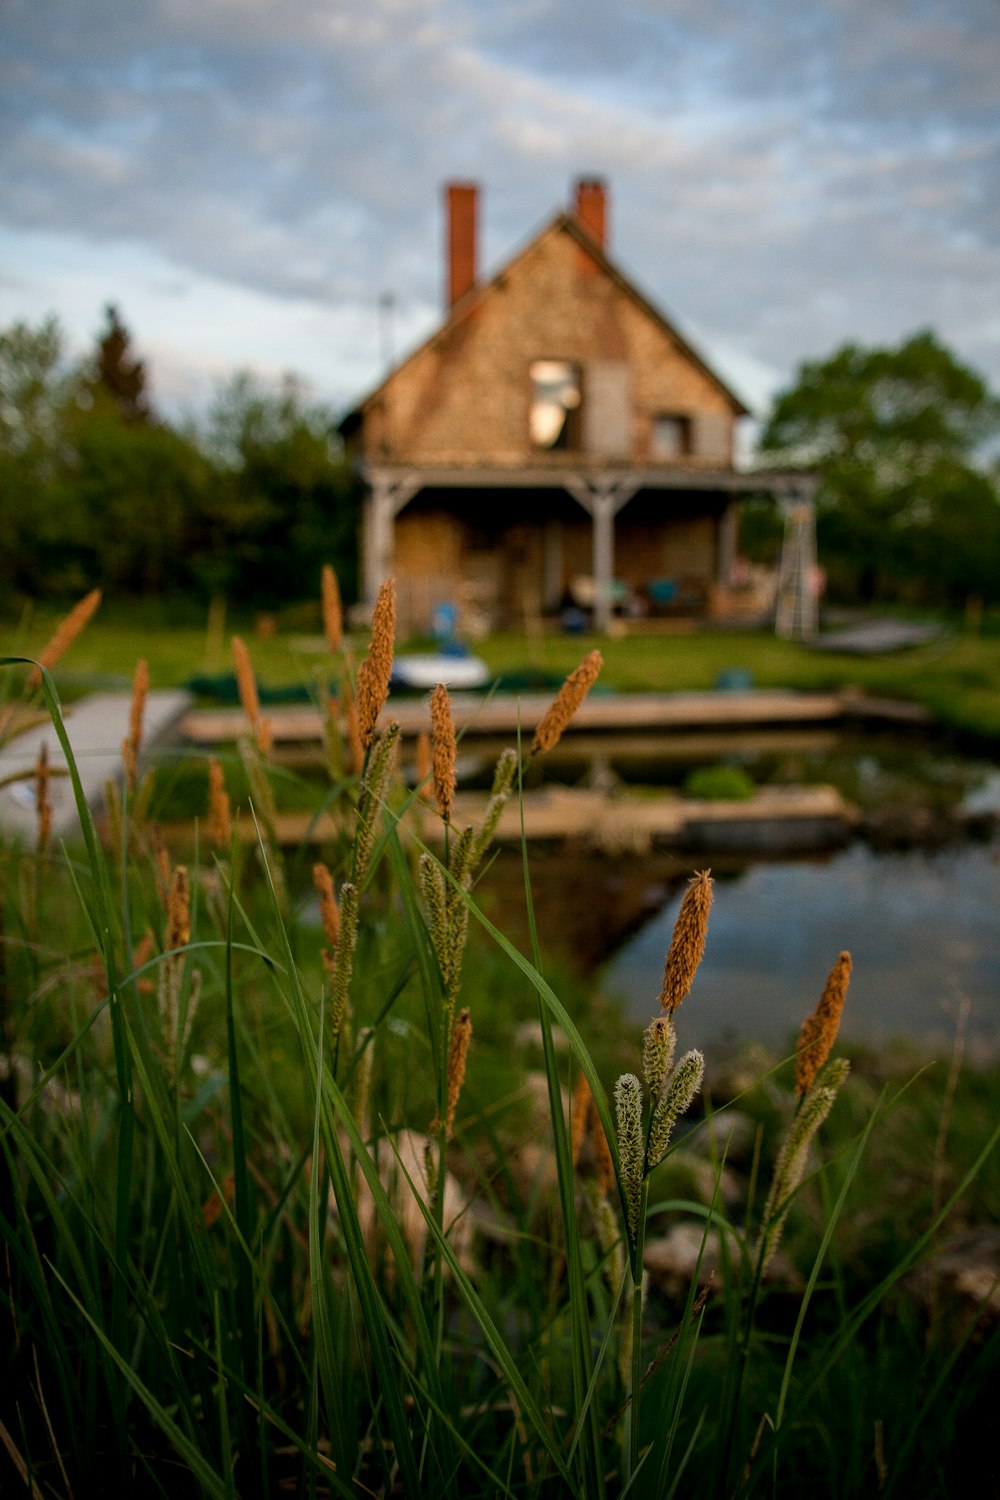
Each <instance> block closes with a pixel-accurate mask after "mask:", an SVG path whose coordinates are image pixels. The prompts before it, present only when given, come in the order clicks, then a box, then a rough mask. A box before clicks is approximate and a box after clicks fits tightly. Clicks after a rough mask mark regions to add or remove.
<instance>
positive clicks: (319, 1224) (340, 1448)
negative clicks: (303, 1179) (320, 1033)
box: [309, 1053, 357, 1474]
mask: <svg viewBox="0 0 1000 1500" xmlns="http://www.w3.org/2000/svg"><path fill="white" fill-rule="evenodd" d="M319 1062H320V1066H322V1053H321V1054H320V1058H319ZM321 1104H322V1096H321V1091H320V1089H319V1088H317V1089H316V1108H315V1111H314V1120H313V1146H312V1165H311V1167H310V1171H309V1285H310V1287H311V1289H312V1303H313V1325H314V1333H313V1339H314V1344H315V1349H316V1360H317V1365H318V1369H319V1377H320V1385H321V1389H322V1392H323V1398H324V1405H325V1409H326V1416H327V1422H328V1424H329V1430H330V1441H331V1445H332V1448H333V1454H334V1462H335V1463H336V1465H337V1467H338V1469H340V1470H341V1471H342V1472H343V1473H347V1474H349V1473H351V1472H352V1471H353V1469H354V1464H355V1461H356V1458H357V1452H356V1441H355V1440H353V1439H352V1436H351V1434H352V1431H353V1429H354V1425H355V1424H354V1420H353V1413H348V1412H346V1411H345V1409H344V1385H345V1384H346V1382H347V1379H348V1378H349V1377H348V1375H347V1372H346V1371H345V1372H343V1377H342V1376H341V1372H340V1371H339V1370H338V1368H337V1361H336V1357H335V1348H336V1345H335V1339H334V1333H333V1320H332V1317H331V1311H330V1302H329V1295H328V1281H327V1276H328V1266H327V1260H326V1256H325V1254H324V1250H323V1238H324V1235H323V1231H324V1228H325V1226H326V1221H327V1207H326V1204H325V1202H324V1201H323V1200H322V1197H321V1194H320V1186H321V1182H320V1139H321V1130H320V1120H321Z"/></svg>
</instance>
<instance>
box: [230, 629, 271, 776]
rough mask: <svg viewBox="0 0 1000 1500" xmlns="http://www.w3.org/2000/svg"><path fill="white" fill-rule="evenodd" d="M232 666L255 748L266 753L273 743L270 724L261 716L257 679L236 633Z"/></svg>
mask: <svg viewBox="0 0 1000 1500" xmlns="http://www.w3.org/2000/svg"><path fill="white" fill-rule="evenodd" d="M233 666H234V667H235V669H236V686H237V688H238V689H239V694H240V703H241V704H242V705H243V712H244V713H245V714H246V716H247V719H248V720H249V723H250V728H251V730H252V732H253V737H254V740H255V741H256V744H257V749H258V750H259V751H260V753H261V755H268V754H270V751H271V746H272V743H273V741H272V736H271V726H270V724H269V723H268V722H267V721H266V720H265V719H264V718H262V717H261V712H260V696H259V694H258V692H257V679H256V678H255V677H254V674H253V667H252V666H251V663H250V653H249V651H248V650H247V648H246V646H245V645H244V644H243V641H242V640H241V639H240V637H239V636H238V635H234V636H233Z"/></svg>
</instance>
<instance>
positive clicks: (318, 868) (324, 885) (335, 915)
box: [313, 860, 340, 951]
mask: <svg viewBox="0 0 1000 1500" xmlns="http://www.w3.org/2000/svg"><path fill="white" fill-rule="evenodd" d="M313 885H314V886H315V888H316V892H317V895H318V896H319V915H320V920H321V922H322V923H323V936H324V937H325V938H326V946H327V947H328V948H329V949H330V950H331V951H332V950H333V949H334V948H336V946H337V939H338V938H339V936H340V912H339V910H338V908H337V898H336V896H335V895H334V893H333V877H332V876H331V874H330V871H329V870H328V869H327V867H326V865H325V864H323V862H322V860H317V861H316V863H315V864H314V865H313Z"/></svg>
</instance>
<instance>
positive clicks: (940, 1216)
mask: <svg viewBox="0 0 1000 1500" xmlns="http://www.w3.org/2000/svg"><path fill="white" fill-rule="evenodd" d="M998 1142H1000V1125H998V1126H997V1127H996V1129H995V1130H994V1131H993V1133H992V1135H991V1136H990V1137H989V1139H988V1141H987V1142H986V1144H985V1146H984V1147H983V1148H982V1150H981V1151H980V1152H979V1155H978V1156H977V1157H976V1159H975V1161H974V1162H973V1164H972V1166H971V1167H970V1168H969V1170H968V1171H967V1172H966V1174H965V1176H964V1177H963V1178H962V1181H961V1182H960V1183H959V1184H958V1186H957V1187H956V1188H955V1190H954V1192H953V1193H952V1195H951V1197H950V1198H949V1199H948V1200H947V1202H946V1203H945V1204H944V1206H943V1208H942V1209H941V1210H940V1212H939V1213H937V1214H935V1216H934V1218H933V1219H932V1221H931V1223H930V1224H929V1225H928V1227H927V1228H926V1229H925V1231H924V1232H923V1234H921V1235H919V1236H918V1237H917V1239H916V1240H914V1241H913V1243H912V1244H911V1245H910V1246H909V1247H908V1248H907V1249H906V1251H905V1252H904V1254H903V1255H902V1257H901V1258H900V1259H899V1260H898V1261H897V1262H896V1264H895V1266H893V1268H892V1270H891V1271H890V1272H889V1273H888V1274H887V1275H886V1276H884V1277H883V1278H882V1280H881V1281H880V1282H878V1284H877V1285H876V1286H874V1287H873V1288H872V1290H871V1291H870V1292H868V1293H867V1294H866V1295H865V1296H864V1297H863V1298H862V1299H861V1301H860V1302H859V1303H858V1305H857V1307H856V1308H855V1309H854V1311H853V1312H852V1313H851V1315H850V1317H849V1318H848V1320H847V1322H846V1323H845V1324H844V1326H843V1327H842V1328H841V1329H840V1331H839V1332H838V1333H837V1335H836V1336H835V1337H834V1338H832V1339H831V1340H830V1341H829V1342H828V1344H827V1346H826V1349H825V1350H824V1351H823V1353H822V1354H821V1355H819V1356H818V1357H817V1358H816V1360H815V1361H814V1368H813V1370H812V1371H811V1374H810V1377H809V1379H808V1380H807V1381H806V1382H805V1384H804V1385H803V1387H802V1389H801V1391H800V1392H799V1397H798V1400H797V1401H796V1403H795V1404H794V1405H793V1406H792V1407H791V1409H790V1411H789V1414H788V1421H787V1423H786V1425H793V1424H794V1423H795V1422H796V1421H797V1420H798V1418H799V1415H800V1414H801V1413H802V1412H803V1411H805V1409H806V1408H807V1407H808V1405H809V1403H810V1402H811V1401H812V1400H813V1398H814V1396H815V1393H816V1391H817V1390H818V1389H819V1387H820V1386H821V1385H822V1383H823V1381H824V1380H825V1379H826V1378H827V1376H828V1374H829V1372H830V1370H831V1369H832V1368H833V1366H834V1365H835V1364H836V1363H837V1361H838V1360H839V1359H840V1357H841V1356H842V1355H843V1353H844V1351H845V1349H847V1348H848V1346H849V1345H850V1343H851V1342H852V1340H854V1339H855V1338H857V1336H858V1333H859V1332H860V1330H861V1329H862V1327H863V1326H864V1324H865V1323H866V1322H867V1321H868V1319H869V1318H870V1317H871V1315H872V1313H873V1312H874V1311H875V1309H876V1308H877V1307H878V1306H879V1304H880V1303H881V1302H882V1301H883V1300H884V1299H885V1297H886V1296H887V1294H888V1293H889V1292H890V1291H891V1290H892V1288H893V1287H894V1286H895V1285H896V1284H897V1282H899V1281H900V1280H901V1278H902V1277H903V1276H905V1274H906V1272H907V1271H908V1270H909V1269H910V1267H911V1266H912V1265H913V1264H914V1263H915V1262H916V1261H918V1260H919V1259H920V1257H921V1256H922V1255H923V1254H924V1252H925V1251H926V1250H927V1249H928V1248H929V1246H930V1245H931V1243H932V1241H933V1239H934V1236H935V1235H936V1234H937V1232H938V1230H939V1229H940V1227H941V1225H942V1224H943V1223H944V1221H945V1219H946V1218H947V1217H948V1215H949V1214H950V1213H951V1211H952V1209H953V1208H954V1207H955V1205H956V1203H958V1202H959V1201H960V1199H961V1198H962V1196H963V1194H964V1193H965V1192H966V1191H967V1190H968V1189H969V1187H971V1185H972V1183H973V1182H974V1181H975V1179H976V1178H977V1177H978V1175H979V1173H980V1172H981V1171H982V1168H983V1166H984V1164H985V1163H986V1161H987V1160H988V1159H989V1157H990V1156H991V1155H992V1154H993V1152H994V1151H995V1150H996V1147H997V1144H998ZM779 1436H780V1434H775V1435H774V1436H773V1437H772V1438H771V1440H770V1441H769V1442H768V1444H767V1445H766V1447H765V1446H764V1445H762V1451H761V1452H760V1454H759V1455H758V1457H757V1460H756V1462H755V1463H754V1465H753V1467H752V1469H751V1471H750V1473H749V1475H748V1476H747V1480H746V1484H745V1486H744V1493H746V1494H752V1493H753V1487H754V1484H755V1483H756V1481H757V1479H758V1478H759V1477H760V1475H761V1473H762V1472H763V1471H764V1469H765V1468H766V1467H768V1466H769V1465H770V1463H771V1459H772V1450H773V1447H774V1445H775V1443H776V1442H777V1441H778V1438H779Z"/></svg>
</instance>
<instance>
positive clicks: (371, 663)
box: [358, 578, 396, 750]
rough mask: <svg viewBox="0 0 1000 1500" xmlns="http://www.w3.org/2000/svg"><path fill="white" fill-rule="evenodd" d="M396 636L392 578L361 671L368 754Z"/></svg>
mask: <svg viewBox="0 0 1000 1500" xmlns="http://www.w3.org/2000/svg"><path fill="white" fill-rule="evenodd" d="M395 632H396V586H395V583H394V581H393V580H392V579H391V578H387V579H386V581H385V583H383V585H382V587H381V588H380V589H379V591H378V598H377V599H376V600H375V608H374V610H373V611H372V637H371V642H370V644H369V647H368V655H367V656H366V657H365V659H364V661H363V662H362V663H361V665H360V667H359V668H358V733H359V735H360V738H361V744H362V746H363V748H364V749H365V750H367V749H368V747H369V745H370V744H371V742H372V740H373V739H374V738H375V726H376V724H377V723H378V718H379V714H380V713H381V712H382V710H383V708H384V707H385V700H386V699H387V698H388V696H389V678H390V677H391V676H392V650H393V641H394V638H395Z"/></svg>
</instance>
